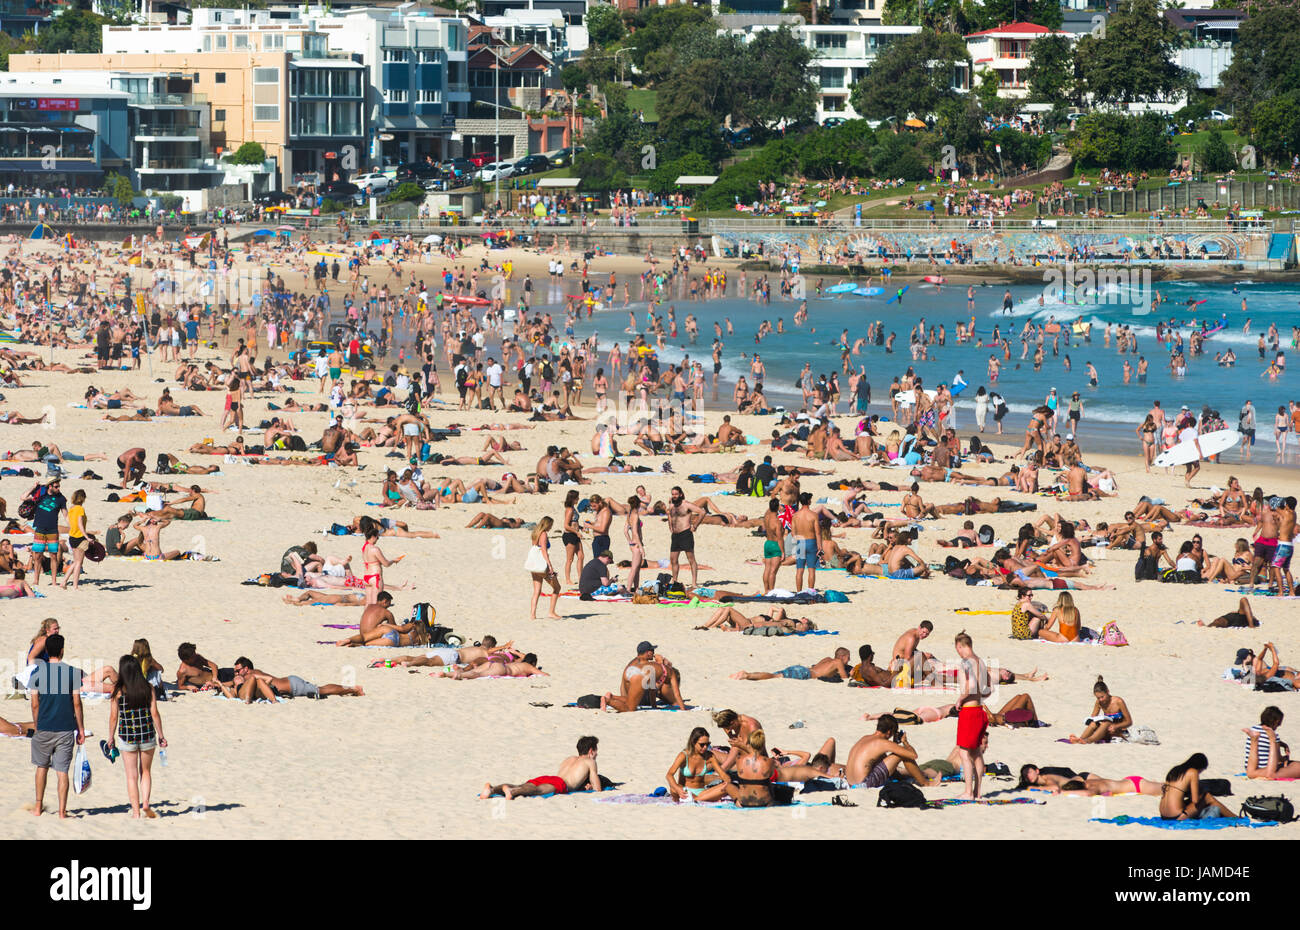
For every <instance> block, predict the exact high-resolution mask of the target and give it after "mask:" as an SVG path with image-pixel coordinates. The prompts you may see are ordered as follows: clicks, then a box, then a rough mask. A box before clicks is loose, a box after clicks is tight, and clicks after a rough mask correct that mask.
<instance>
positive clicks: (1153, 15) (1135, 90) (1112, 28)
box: [1074, 0, 1196, 103]
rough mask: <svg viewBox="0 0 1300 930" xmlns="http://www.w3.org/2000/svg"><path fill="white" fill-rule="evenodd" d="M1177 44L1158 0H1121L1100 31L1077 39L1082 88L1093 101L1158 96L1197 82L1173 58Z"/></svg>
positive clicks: (1184, 89) (1189, 87)
mask: <svg viewBox="0 0 1300 930" xmlns="http://www.w3.org/2000/svg"><path fill="white" fill-rule="evenodd" d="M1181 43H1182V36H1181V34H1180V33H1179V31H1178V29H1177V28H1176V27H1175V26H1174V25H1173V23H1171V22H1170V21H1169V20H1168V19H1167V18H1166V17H1165V16H1164V14H1163V13H1162V12H1161V6H1160V0H1121V3H1120V6H1119V9H1118V10H1117V11H1116V12H1114V13H1112V14H1111V16H1110V18H1109V19H1108V20H1107V21H1106V32H1105V34H1104V36H1100V37H1099V36H1094V35H1086V36H1083V37H1082V38H1081V39H1079V41H1078V44H1077V45H1076V46H1075V50H1074V60H1075V62H1076V63H1077V65H1078V70H1079V74H1080V76H1081V77H1082V79H1083V84H1084V88H1083V89H1085V90H1086V91H1087V92H1088V93H1090V94H1092V96H1093V100H1094V101H1095V102H1097V103H1136V102H1139V101H1149V100H1163V99H1167V98H1170V97H1173V96H1176V95H1178V94H1179V93H1181V92H1190V91H1191V90H1192V89H1193V88H1195V86H1196V78H1195V75H1194V74H1193V73H1192V72H1190V71H1188V70H1187V69H1185V68H1182V67H1179V66H1178V65H1176V64H1174V62H1173V53H1174V51H1175V50H1176V49H1177V48H1178V47H1179V46H1180V45H1181Z"/></svg>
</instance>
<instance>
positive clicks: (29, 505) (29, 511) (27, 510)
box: [18, 498, 36, 520]
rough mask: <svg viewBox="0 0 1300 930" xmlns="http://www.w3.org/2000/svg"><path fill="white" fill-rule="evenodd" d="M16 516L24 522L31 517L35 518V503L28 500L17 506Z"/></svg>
mask: <svg viewBox="0 0 1300 930" xmlns="http://www.w3.org/2000/svg"><path fill="white" fill-rule="evenodd" d="M18 516H19V517H21V518H22V519H24V520H30V519H31V518H32V517H34V516H36V501H34V500H31V499H30V498H29V499H28V500H25V501H23V502H22V503H21V504H19V505H18Z"/></svg>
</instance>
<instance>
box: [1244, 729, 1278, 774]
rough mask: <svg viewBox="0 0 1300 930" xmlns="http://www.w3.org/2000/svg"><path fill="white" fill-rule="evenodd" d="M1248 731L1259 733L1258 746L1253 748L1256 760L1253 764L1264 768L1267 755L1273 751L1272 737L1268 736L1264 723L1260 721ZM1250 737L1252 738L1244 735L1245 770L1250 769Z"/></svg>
mask: <svg viewBox="0 0 1300 930" xmlns="http://www.w3.org/2000/svg"><path fill="white" fill-rule="evenodd" d="M1250 732H1251V733H1258V734H1259V746H1258V748H1257V749H1256V750H1255V759H1256V761H1255V765H1256V767H1258V768H1261V769H1262V768H1266V767H1267V766H1268V757H1269V756H1270V755H1271V754H1272V752H1273V741H1272V739H1271V738H1270V737H1269V735H1268V734H1267V733H1266V732H1264V725H1263V724H1262V723H1257V724H1255V726H1253V727H1251V728H1250ZM1251 739H1252V737H1250V736H1247V737H1246V752H1245V758H1246V770H1247V771H1250V741H1251Z"/></svg>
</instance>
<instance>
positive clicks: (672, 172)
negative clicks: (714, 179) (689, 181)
mask: <svg viewBox="0 0 1300 930" xmlns="http://www.w3.org/2000/svg"><path fill="white" fill-rule="evenodd" d="M713 173H714V165H712V164H710V163H709V160H708V159H706V158H705V157H704V156H702V155H696V154H695V153H691V154H689V155H684V156H682V157H681V158H678V159H676V160H674V161H670V162H667V163H664V164H660V165H659V167H658V168H656V169H655V170H654V171H652V172H651V173H650V189H651V190H652V191H654V192H655V193H656V194H666V193H668V192H670V191H675V190H676V189H677V179H678V178H680V177H682V176H684V175H701V174H703V175H710V174H713Z"/></svg>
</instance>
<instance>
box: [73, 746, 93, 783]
mask: <svg viewBox="0 0 1300 930" xmlns="http://www.w3.org/2000/svg"><path fill="white" fill-rule="evenodd" d="M69 771H70V772H71V774H72V790H73V791H75V792H76V793H77V794H84V793H85V792H87V791H89V790H90V759H89V758H87V756H86V745H85V744H84V743H82V744H80V745H78V746H77V748H76V749H75V750H73V753H72V767H71V769H69Z"/></svg>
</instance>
